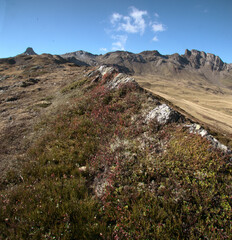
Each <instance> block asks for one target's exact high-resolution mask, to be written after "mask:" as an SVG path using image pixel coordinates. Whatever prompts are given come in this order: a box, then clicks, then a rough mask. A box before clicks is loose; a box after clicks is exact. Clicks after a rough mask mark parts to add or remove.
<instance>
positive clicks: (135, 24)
mask: <svg viewBox="0 0 232 240" xmlns="http://www.w3.org/2000/svg"><path fill="white" fill-rule="evenodd" d="M146 15H147V11H141V10H138V9H137V8H135V7H130V12H129V15H127V16H123V15H121V14H119V13H113V14H112V16H111V19H110V22H111V23H112V24H113V27H114V29H115V30H116V31H123V32H126V33H140V34H141V35H142V34H143V33H144V31H145V28H146V22H145V19H144V16H146Z"/></svg>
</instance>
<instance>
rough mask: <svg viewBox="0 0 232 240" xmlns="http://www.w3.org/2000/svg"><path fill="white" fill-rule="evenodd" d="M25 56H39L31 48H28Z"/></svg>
mask: <svg viewBox="0 0 232 240" xmlns="http://www.w3.org/2000/svg"><path fill="white" fill-rule="evenodd" d="M23 54H24V55H38V54H37V53H35V52H34V50H33V48H31V47H28V48H27V49H26V51H25V52H24V53H23Z"/></svg>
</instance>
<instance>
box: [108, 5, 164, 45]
mask: <svg viewBox="0 0 232 240" xmlns="http://www.w3.org/2000/svg"><path fill="white" fill-rule="evenodd" d="M150 16H151V15H150V14H149V13H148V11H146V10H140V9H137V8H136V7H130V8H129V11H128V15H123V14H121V13H118V12H114V13H113V14H112V15H111V16H110V25H111V29H110V31H109V30H108V31H107V32H108V33H110V34H111V38H112V39H113V40H114V41H113V43H112V50H125V46H126V42H127V39H128V37H129V35H130V34H134V35H135V34H138V35H140V36H141V37H142V36H143V35H144V33H145V32H146V31H147V29H148V30H149V31H150V32H154V33H155V36H154V37H153V39H152V41H154V42H157V41H158V36H157V33H159V32H163V31H165V30H166V29H167V28H166V26H165V25H164V24H163V23H161V22H160V21H157V20H158V18H159V17H160V16H159V14H158V13H156V12H155V13H153V17H150ZM152 18H153V20H152ZM149 21H150V22H149Z"/></svg>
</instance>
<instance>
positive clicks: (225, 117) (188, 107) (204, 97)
mask: <svg viewBox="0 0 232 240" xmlns="http://www.w3.org/2000/svg"><path fill="white" fill-rule="evenodd" d="M135 78H136V81H138V82H139V83H140V84H141V86H142V87H145V88H146V89H149V90H150V91H152V92H153V93H155V94H158V95H160V96H162V97H164V98H166V99H167V100H169V101H170V102H172V103H173V104H174V105H176V106H178V107H180V108H182V109H183V110H185V111H186V112H188V113H189V114H190V115H192V116H194V117H195V118H196V119H198V121H201V122H202V123H204V124H205V125H206V126H209V127H210V128H211V129H212V130H213V131H216V132H221V133H223V135H224V136H226V137H227V138H228V139H230V141H227V142H225V144H227V145H230V146H231V147H232V112H231V109H232V97H231V89H229V88H223V87H220V88H219V87H217V86H215V85H213V84H211V83H209V82H206V81H205V80H204V79H197V78H196V79H191V78H190V79H189V78H188V76H186V77H185V78H183V77H180V78H177V77H161V76H158V75H157V76H155V75H153V76H152V75H148V76H142V77H141V76H136V77H135Z"/></svg>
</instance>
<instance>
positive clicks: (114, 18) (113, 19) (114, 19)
mask: <svg viewBox="0 0 232 240" xmlns="http://www.w3.org/2000/svg"><path fill="white" fill-rule="evenodd" d="M121 18H122V15H121V14H119V13H113V14H112V16H111V18H110V22H111V23H112V24H115V23H116V22H117V21H119V20H120V19H121Z"/></svg>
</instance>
